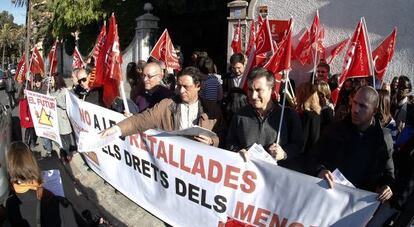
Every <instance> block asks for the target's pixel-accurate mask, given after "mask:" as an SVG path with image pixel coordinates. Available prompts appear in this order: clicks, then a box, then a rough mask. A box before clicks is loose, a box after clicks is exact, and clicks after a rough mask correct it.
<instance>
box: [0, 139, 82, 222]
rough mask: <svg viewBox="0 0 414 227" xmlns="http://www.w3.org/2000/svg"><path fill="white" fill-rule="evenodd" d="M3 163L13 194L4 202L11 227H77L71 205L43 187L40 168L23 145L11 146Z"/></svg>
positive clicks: (15, 143)
mask: <svg viewBox="0 0 414 227" xmlns="http://www.w3.org/2000/svg"><path fill="white" fill-rule="evenodd" d="M6 160H7V167H8V171H9V175H10V183H11V188H12V190H13V191H14V193H13V194H12V195H11V196H10V197H9V198H8V199H7V202H6V211H7V218H8V221H9V222H10V224H11V226H21V227H26V226H42V227H45V226H70V227H72V226H78V225H77V223H76V221H75V216H74V213H73V209H72V206H71V204H70V202H69V201H68V200H67V199H65V198H63V197H60V196H55V195H54V194H53V193H52V192H50V191H48V190H46V189H45V188H43V186H42V179H41V174H40V169H39V166H38V164H37V162H36V160H35V158H34V156H33V152H32V151H31V150H30V148H29V147H28V146H27V145H26V144H25V143H23V142H13V143H12V144H10V146H9V149H8V152H7V154H6Z"/></svg>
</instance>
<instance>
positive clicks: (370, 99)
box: [312, 86, 394, 202]
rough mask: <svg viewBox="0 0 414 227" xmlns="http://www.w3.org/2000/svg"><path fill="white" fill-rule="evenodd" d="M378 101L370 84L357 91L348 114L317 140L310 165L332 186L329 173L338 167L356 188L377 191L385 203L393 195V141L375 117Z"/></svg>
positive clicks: (331, 177)
mask: <svg viewBox="0 0 414 227" xmlns="http://www.w3.org/2000/svg"><path fill="white" fill-rule="evenodd" d="M378 103H379V98H378V93H377V91H376V90H375V89H374V88H373V87H369V86H365V87H361V88H360V89H359V90H358V91H357V93H356V94H355V96H354V98H353V101H352V107H351V114H350V116H348V117H346V118H345V119H344V120H342V121H340V122H337V123H334V124H331V125H329V126H328V127H327V128H326V129H325V131H324V133H323V134H322V135H321V137H320V138H319V141H318V142H317V143H316V145H315V147H314V150H313V152H312V153H313V157H314V158H316V160H317V162H318V164H316V165H314V164H312V165H313V167H312V168H313V170H312V171H313V173H314V174H316V175H318V176H319V177H320V178H324V179H326V180H327V181H328V183H329V186H330V187H331V188H332V187H333V182H334V180H335V177H334V176H333V174H332V173H331V172H332V171H334V170H336V169H338V170H339V171H340V172H341V173H342V174H343V175H344V176H345V178H347V180H348V181H349V182H351V183H352V184H353V185H354V186H355V187H357V188H360V189H364V190H368V191H372V192H377V193H378V194H379V195H378V200H380V201H381V202H385V201H387V200H388V199H390V198H391V196H392V195H393V192H392V191H391V188H390V186H391V185H392V184H393V181H394V163H393V160H392V152H393V141H392V138H391V134H390V133H389V132H388V131H387V130H383V129H382V128H381V125H380V123H379V122H378V120H376V119H375V118H374V114H375V112H376V110H377V106H378ZM313 161H315V160H313Z"/></svg>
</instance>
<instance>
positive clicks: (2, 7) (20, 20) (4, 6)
mask: <svg viewBox="0 0 414 227" xmlns="http://www.w3.org/2000/svg"><path fill="white" fill-rule="evenodd" d="M2 11H8V12H9V13H11V14H12V15H13V17H14V23H16V24H24V23H25V21H26V7H15V6H14V4H12V3H11V0H0V12H2Z"/></svg>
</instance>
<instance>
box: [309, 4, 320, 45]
mask: <svg viewBox="0 0 414 227" xmlns="http://www.w3.org/2000/svg"><path fill="white" fill-rule="evenodd" d="M319 30H320V28H319V12H318V11H317V10H316V14H315V17H314V18H313V22H312V25H311V28H310V32H309V40H310V43H311V44H313V43H315V42H316V41H317V39H318V35H319Z"/></svg>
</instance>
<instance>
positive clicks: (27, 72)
mask: <svg viewBox="0 0 414 227" xmlns="http://www.w3.org/2000/svg"><path fill="white" fill-rule="evenodd" d="M30 68H32V57H31V56H30V62H29V68H27V71H26V75H30V82H31V83H30V87H31V89H30V90H33V75H31V73H30ZM28 81H29V77H26V89H27V83H28Z"/></svg>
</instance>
